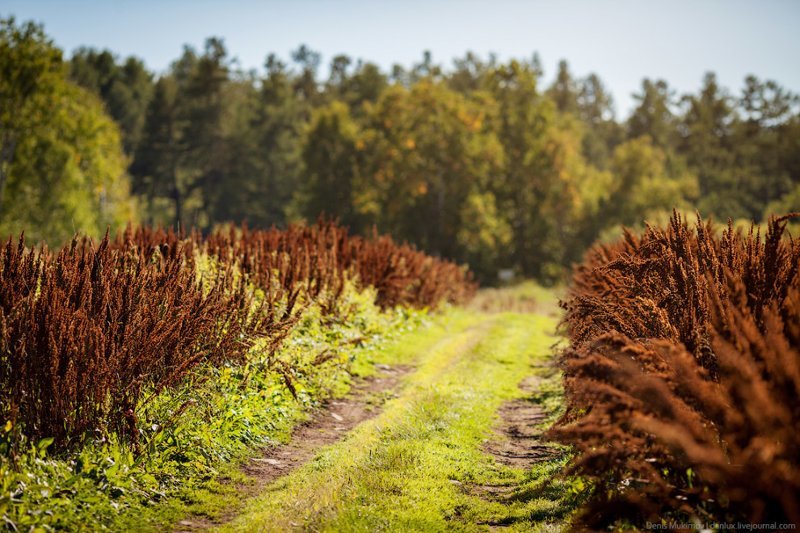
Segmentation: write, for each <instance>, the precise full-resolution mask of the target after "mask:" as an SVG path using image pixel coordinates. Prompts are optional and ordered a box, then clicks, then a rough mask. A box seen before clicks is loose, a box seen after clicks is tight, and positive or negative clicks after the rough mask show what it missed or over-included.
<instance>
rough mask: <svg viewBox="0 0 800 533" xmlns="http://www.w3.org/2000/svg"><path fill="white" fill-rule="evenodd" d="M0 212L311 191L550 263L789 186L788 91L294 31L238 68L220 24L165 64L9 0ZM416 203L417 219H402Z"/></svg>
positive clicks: (90, 228) (35, 217) (751, 217)
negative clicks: (58, 43) (678, 86)
mask: <svg viewBox="0 0 800 533" xmlns="http://www.w3.org/2000/svg"><path fill="white" fill-rule="evenodd" d="M0 43H2V44H0V46H2V48H1V49H0V51H1V53H0V61H2V69H3V70H2V73H3V76H2V81H0V83H2V86H1V89H0V90H2V105H3V108H2V110H0V113H1V114H0V117H1V118H0V121H1V122H0V124H1V125H2V131H3V136H2V140H1V141H2V150H1V151H0V233H2V234H4V235H8V234H10V233H13V234H18V233H19V232H21V231H22V230H23V229H24V230H25V231H26V233H27V235H28V236H29V238H31V239H32V240H40V239H44V240H47V241H48V242H50V243H52V244H60V243H62V242H64V241H66V240H67V239H68V238H69V237H71V236H72V234H73V233H74V232H76V231H82V232H86V233H88V234H91V235H95V236H99V235H100V234H101V233H102V232H103V231H105V228H106V227H109V226H110V227H112V228H117V227H120V226H121V225H123V224H124V223H125V222H126V221H129V220H138V221H141V222H144V223H148V224H156V225H163V226H171V227H179V226H180V227H184V228H189V227H197V228H201V229H202V230H203V231H210V230H211V229H213V228H215V227H217V226H219V225H220V224H225V223H228V222H236V223H241V222H246V223H247V224H248V225H250V226H251V227H265V228H266V227H270V226H273V225H276V226H279V227H283V226H286V225H287V224H288V223H291V222H299V221H302V220H306V221H313V220H315V219H316V218H317V217H318V216H319V215H320V214H322V213H324V214H326V215H327V216H329V217H333V218H336V219H337V220H339V221H340V222H341V223H342V224H343V225H346V226H347V227H349V228H350V230H351V231H352V232H354V233H356V234H363V235H366V234H368V233H369V232H371V231H372V229H373V228H377V229H378V231H379V232H381V233H390V234H391V235H393V236H394V237H395V238H396V239H398V240H401V241H404V240H406V241H409V242H411V243H413V244H415V245H417V246H419V247H420V248H421V249H423V250H425V251H427V252H429V253H431V254H434V255H437V256H442V257H446V258H449V259H452V260H455V261H458V262H461V263H468V264H469V265H470V267H471V268H472V270H473V271H474V272H476V274H477V275H478V277H479V279H481V281H482V282H484V283H493V282H495V281H496V272H497V270H499V269H514V271H515V272H516V273H517V274H518V275H519V276H521V277H527V278H535V279H538V280H540V281H542V282H553V281H556V280H560V279H563V278H564V272H565V268H568V267H569V266H570V265H571V264H573V263H575V262H577V261H578V260H579V259H580V258H581V256H582V254H583V252H584V251H585V250H586V248H587V247H588V246H589V245H590V244H591V243H593V242H594V241H595V240H597V239H598V238H604V237H607V236H609V235H613V234H615V233H616V231H617V230H618V228H619V227H620V226H621V225H625V226H628V227H633V228H641V227H643V223H644V221H645V220H647V221H650V222H654V223H659V222H665V221H666V220H667V219H668V217H669V214H670V213H671V211H672V208H673V207H675V208H678V209H679V210H682V211H687V212H689V213H693V212H694V211H695V210H697V211H699V212H700V213H701V214H702V215H703V216H704V217H713V218H715V219H717V220H721V221H726V220H727V219H729V218H731V219H733V220H734V221H735V222H739V221H745V222H750V221H756V222H762V221H765V220H766V217H768V215H769V214H771V213H784V212H789V211H792V210H793V209H794V210H796V209H798V207H799V204H800V115H799V114H798V112H799V111H800V104H799V103H798V98H797V96H796V95H795V94H793V93H791V92H790V91H788V90H787V89H785V88H783V87H781V86H780V85H778V84H777V83H775V82H773V81H770V80H760V79H757V78H755V77H752V76H751V77H748V78H746V79H745V80H743V82H742V87H741V88H740V89H738V90H737V91H733V90H730V89H728V88H725V87H721V86H720V85H719V84H718V83H717V80H716V77H715V76H714V74H713V73H711V72H709V73H708V74H706V76H705V77H704V79H703V80H702V86H701V88H700V90H699V92H698V93H696V94H676V92H675V91H674V90H672V89H671V88H670V86H669V84H668V83H667V81H665V80H660V79H645V80H643V81H642V85H641V89H640V91H639V93H638V94H636V95H635V99H636V107H635V109H634V110H633V111H632V113H631V114H630V116H628V117H616V116H615V114H614V107H613V101H612V98H611V95H610V94H609V93H608V92H607V90H606V89H605V87H604V85H603V82H602V80H601V78H600V74H602V73H599V74H595V73H591V74H588V75H585V76H582V77H581V76H576V75H575V74H574V73H572V72H571V71H570V69H569V65H568V63H567V62H566V61H562V62H561V63H560V64H559V67H558V72H557V73H555V80H554V81H553V82H552V83H551V84H550V85H548V86H545V85H544V84H543V83H542V79H543V77H544V73H543V72H542V68H541V66H540V60H539V58H538V56H537V55H535V54H534V55H532V56H531V57H530V58H528V59H520V60H512V61H508V62H505V63H501V62H499V61H497V59H495V58H492V57H488V58H481V57H477V56H475V55H474V54H472V53H467V54H466V55H465V56H464V57H463V58H461V59H457V60H455V61H454V62H453V64H452V66H450V67H446V66H443V65H440V64H438V63H436V62H435V61H434V59H433V58H432V57H431V56H430V54H427V53H426V54H425V55H424V56H423V58H422V60H421V61H420V62H419V63H418V64H414V65H411V66H408V67H403V66H400V65H396V66H395V67H394V68H392V69H391V71H389V72H384V71H382V70H381V69H380V68H379V67H377V66H376V65H374V64H372V63H369V62H363V61H360V60H356V59H354V58H350V57H347V56H341V55H340V56H336V57H334V58H333V59H332V60H331V61H330V64H329V65H328V66H327V68H324V67H325V66H323V65H321V59H320V54H318V53H317V52H315V51H313V50H311V49H309V48H308V47H306V46H300V47H299V48H297V49H296V50H295V51H294V52H293V53H292V54H291V57H290V58H289V59H288V60H285V59H283V58H280V57H277V56H276V55H274V54H268V55H266V58H265V61H264V67H263V70H261V71H246V72H245V71H242V70H241V69H240V68H239V67H238V66H237V62H236V59H235V56H233V55H232V54H231V52H229V51H228V50H227V49H226V47H225V43H224V42H223V41H222V40H220V39H218V38H209V39H208V40H207V41H206V43H205V46H204V48H203V49H202V50H196V49H194V48H192V47H189V46H186V47H185V49H184V51H183V54H182V55H181V56H180V57H178V58H176V59H175V61H174V62H173V63H172V66H171V67H170V68H169V70H168V71H167V72H164V73H161V74H156V73H154V72H152V71H150V70H148V68H147V67H146V65H145V64H144V63H143V62H142V61H141V60H139V59H137V58H135V57H127V58H122V57H118V56H116V55H115V54H114V53H113V52H111V51H108V50H94V49H79V50H76V51H75V52H74V53H73V54H72V55H71V56H69V57H67V56H66V55H65V54H64V53H63V52H62V51H61V50H59V49H58V48H56V47H55V46H54V45H53V44H52V42H51V41H50V40H49V38H48V37H47V35H46V34H45V33H44V30H43V28H41V27H38V26H36V25H34V24H31V23H19V22H15V21H13V20H6V21H4V22H3V23H2V37H0ZM418 220H427V221H429V222H430V223H429V224H417V223H416V221H418Z"/></svg>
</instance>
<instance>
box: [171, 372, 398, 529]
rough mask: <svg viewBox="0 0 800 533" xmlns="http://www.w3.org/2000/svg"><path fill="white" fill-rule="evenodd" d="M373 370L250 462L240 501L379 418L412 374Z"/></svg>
mask: <svg viewBox="0 0 800 533" xmlns="http://www.w3.org/2000/svg"><path fill="white" fill-rule="evenodd" d="M376 369H377V372H376V374H375V375H372V376H369V377H366V378H363V379H360V380H358V381H356V382H355V383H354V385H353V387H352V389H351V391H350V393H349V394H348V395H347V396H345V397H342V398H337V399H331V400H329V401H327V402H325V403H324V404H323V405H322V406H320V407H319V408H318V409H316V410H315V411H313V412H312V413H311V417H310V418H309V420H307V421H306V422H304V423H302V424H300V425H298V426H297V427H296V428H295V429H294V430H293V431H292V437H291V440H290V441H289V442H288V443H286V444H280V445H277V446H272V447H269V448H266V449H264V451H263V453H262V454H260V455H257V456H256V457H254V458H252V459H250V461H248V462H247V463H246V464H245V465H244V466H243V467H242V470H243V472H244V473H246V474H247V475H248V476H249V477H250V478H252V479H253V482H252V483H249V484H247V485H246V486H242V487H241V488H240V491H241V494H242V499H245V498H248V497H251V496H254V495H256V494H259V493H261V492H263V490H264V488H265V487H266V486H267V485H269V484H270V483H272V482H273V481H275V480H277V479H278V478H280V477H283V476H285V475H287V474H289V473H291V472H292V471H293V470H295V469H296V468H299V467H301V466H303V465H304V464H306V463H307V462H309V461H310V460H311V459H313V458H314V456H316V454H317V452H319V450H320V449H321V448H323V447H325V446H328V445H331V444H334V443H335V442H337V441H339V440H340V439H342V438H344V436H345V435H346V434H347V433H348V432H349V431H351V430H352V429H353V428H355V427H356V426H357V425H358V424H360V423H361V422H364V421H365V420H368V419H370V418H373V417H374V416H376V415H378V414H379V413H380V409H381V406H382V404H383V403H384V402H385V401H386V400H387V399H388V398H390V397H393V396H394V394H393V391H394V390H395V389H396V388H397V387H398V385H399V383H400V379H401V378H402V377H403V376H405V375H406V374H408V373H410V372H411V371H412V370H413V368H412V367H410V366H406V365H397V366H387V365H376ZM234 517H235V512H231V513H230V514H228V515H224V516H222V517H220V518H218V519H216V520H213V521H212V520H210V519H208V518H206V517H199V516H195V517H189V518H187V519H185V520H182V521H180V522H179V523H178V524H177V526H176V528H175V531H176V532H193V531H201V530H205V529H209V528H212V527H215V526H218V525H220V524H224V523H226V522H229V521H230V520H232V519H233V518H234Z"/></svg>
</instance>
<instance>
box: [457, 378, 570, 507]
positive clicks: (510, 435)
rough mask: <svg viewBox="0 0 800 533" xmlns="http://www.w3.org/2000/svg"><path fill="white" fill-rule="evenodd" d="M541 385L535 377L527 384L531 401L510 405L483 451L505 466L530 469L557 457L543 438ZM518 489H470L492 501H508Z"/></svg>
mask: <svg viewBox="0 0 800 533" xmlns="http://www.w3.org/2000/svg"><path fill="white" fill-rule="evenodd" d="M537 384H538V379H537V378H536V377H534V376H532V377H530V378H526V379H525V380H523V381H522V383H520V385H519V387H520V389H522V390H523V391H524V392H526V393H528V397H527V398H520V399H517V400H511V401H509V402H506V403H505V404H503V405H502V406H501V407H500V409H499V411H498V416H499V420H498V422H497V424H496V426H495V428H494V434H493V435H492V437H491V438H490V439H489V440H487V441H486V442H485V443H484V445H483V449H484V451H485V452H486V453H488V454H490V455H492V456H494V458H495V459H496V460H497V461H498V462H499V463H501V464H504V465H506V466H510V467H513V468H524V469H527V468H531V467H532V466H533V465H534V464H536V463H538V462H541V461H544V460H546V459H548V458H550V457H552V456H553V455H554V454H555V453H556V451H555V450H554V449H553V447H552V446H551V445H549V444H548V443H547V442H546V441H545V440H544V437H543V432H544V428H543V426H542V424H543V423H544V422H545V420H546V419H547V414H546V413H545V412H544V410H543V409H542V408H541V407H540V406H539V405H537V404H536V403H534V402H533V397H534V395H535V394H536V388H537ZM516 489H517V487H516V486H514V485H471V486H470V487H469V490H470V492H471V493H472V494H475V495H476V496H479V497H481V498H484V499H488V500H504V499H506V498H508V497H509V496H511V495H512V494H513V493H514V492H515V491H516Z"/></svg>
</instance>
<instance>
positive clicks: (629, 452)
mask: <svg viewBox="0 0 800 533" xmlns="http://www.w3.org/2000/svg"><path fill="white" fill-rule="evenodd" d="M793 216H797V215H793ZM789 218H790V217H782V218H773V219H772V220H771V221H770V222H769V225H768V227H767V230H766V232H765V234H764V235H761V234H760V232H759V230H758V229H751V230H750V232H749V233H747V234H743V233H741V232H738V231H736V230H734V229H733V228H732V227H731V226H730V225H729V226H728V227H727V228H725V229H723V230H722V231H720V230H719V229H718V228H717V227H715V226H714V225H713V224H711V223H706V222H703V221H701V220H699V219H698V221H697V224H696V225H695V227H694V229H690V228H689V226H688V224H686V223H685V222H684V221H682V220H681V218H680V216H678V215H677V214H676V215H674V216H673V218H672V221H671V223H670V225H669V226H668V227H667V228H665V229H659V228H649V229H648V230H647V231H645V232H644V234H643V235H642V236H641V237H636V236H634V235H633V234H630V233H628V234H626V235H625V238H624V239H623V240H622V241H620V242H618V243H616V244H611V245H599V246H596V247H595V248H593V249H592V250H591V251H590V252H589V253H588V255H587V257H586V261H585V262H584V264H583V265H581V266H579V267H578V268H577V270H576V272H575V276H574V283H573V286H572V288H571V289H570V292H569V295H568V297H567V299H566V301H565V303H564V307H565V309H566V317H565V319H564V323H565V326H566V331H567V333H568V335H569V338H570V341H571V344H570V347H569V348H568V349H566V350H565V351H564V354H563V366H564V371H565V387H566V398H567V411H566V414H565V415H564V417H563V418H562V420H561V424H560V425H559V426H558V427H557V428H555V429H554V430H553V431H552V435H553V436H554V437H555V438H557V439H558V440H560V441H561V442H563V443H565V444H569V445H572V446H574V447H575V449H576V452H577V455H576V456H575V458H574V459H573V460H572V462H571V463H570V471H571V472H573V473H577V474H580V475H581V476H583V477H585V478H588V479H590V480H592V481H593V482H594V492H593V496H592V498H591V500H590V501H589V503H588V505H587V506H586V508H585V509H584V512H583V520H584V521H585V523H587V524H588V525H590V526H592V527H604V526H607V525H612V524H617V525H624V524H625V523H629V524H633V525H638V526H642V525H644V524H645V522H652V523H661V521H662V520H669V519H674V518H683V519H684V520H685V522H689V521H691V520H696V521H700V523H713V522H734V523H735V522H737V521H739V522H742V523H764V522H770V523H791V522H793V523H798V522H800V507H798V502H800V461H799V460H798V458H800V440H799V439H798V433H797V431H796V428H797V427H798V424H800V403H798V398H800V394H799V393H800V366H798V365H799V364H800V353H799V352H798V346H800V330H798V324H800V275H799V274H798V270H800V245H799V244H798V242H797V241H795V240H793V239H791V238H790V237H788V236H786V235H784V233H785V227H786V224H787V220H788V219H789Z"/></svg>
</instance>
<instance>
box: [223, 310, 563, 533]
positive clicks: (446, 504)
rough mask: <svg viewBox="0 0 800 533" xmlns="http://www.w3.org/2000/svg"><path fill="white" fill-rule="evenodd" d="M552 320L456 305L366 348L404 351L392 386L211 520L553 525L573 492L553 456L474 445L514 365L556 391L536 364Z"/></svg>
mask: <svg viewBox="0 0 800 533" xmlns="http://www.w3.org/2000/svg"><path fill="white" fill-rule="evenodd" d="M554 328H555V319H554V318H553V317H551V316H543V315H530V314H528V315H522V314H511V313H505V314H493V315H481V314H478V313H468V312H464V311H458V312H452V313H450V314H448V315H446V316H443V317H438V318H437V319H436V320H435V325H434V327H431V328H427V329H426V330H424V331H422V332H420V333H417V334H412V335H410V336H408V337H406V338H405V339H404V343H403V344H401V345H398V346H396V347H394V349H391V350H385V351H382V352H381V353H380V354H379V356H378V355H377V354H376V358H375V360H376V361H377V362H382V363H397V362H409V361H414V362H415V363H416V365H417V370H416V371H415V372H414V373H413V374H411V375H410V376H408V377H407V379H406V381H405V385H404V388H403V389H402V391H401V393H400V394H399V397H397V398H396V399H393V400H390V401H389V402H388V403H387V404H386V405H385V407H384V410H383V412H382V413H381V414H380V415H379V416H378V417H376V418H374V419H372V420H369V421H367V422H365V423H364V424H362V425H361V426H359V427H357V428H356V429H355V430H354V431H353V432H352V433H351V434H350V435H348V437H347V438H346V439H345V440H343V441H340V442H339V443H337V444H335V445H333V446H330V447H328V448H326V449H324V450H323V451H322V452H321V453H320V454H319V455H318V456H317V457H316V459H315V460H313V461H312V462H311V463H309V464H307V465H305V466H304V467H302V468H300V469H298V470H296V471H294V472H293V473H292V474H290V475H289V476H287V477H285V478H283V479H280V480H278V481H276V482H275V483H273V484H272V485H271V486H269V487H268V489H267V490H266V491H265V492H264V493H263V495H262V496H260V497H258V498H256V499H254V500H252V501H251V502H250V503H249V504H248V505H247V507H246V509H245V510H244V512H243V513H242V514H241V515H240V516H239V517H238V518H237V519H236V520H235V521H233V522H232V523H230V524H227V525H226V526H224V527H223V528H222V530H224V531H285V530H290V529H295V528H304V529H311V530H316V531H387V530H388V531H444V530H462V531H475V530H485V529H488V528H489V524H504V525H508V526H510V527H511V528H512V529H517V530H524V531H530V530H536V529H547V530H549V529H557V528H558V524H559V523H562V522H563V521H564V520H565V518H567V517H568V515H569V514H570V512H571V511H572V510H573V508H574V507H575V504H576V495H577V490H576V487H575V486H574V485H573V484H570V483H566V482H563V481H559V480H558V479H557V478H556V479H555V480H554V481H552V482H551V480H553V479H554V475H555V474H556V473H557V472H558V471H559V470H560V469H561V468H562V467H563V464H564V463H565V457H563V456H561V457H557V458H554V459H552V460H550V461H546V462H543V463H540V464H538V465H537V466H536V467H535V468H534V469H533V470H527V471H526V470H523V469H515V468H508V467H505V466H502V465H500V464H498V463H496V462H495V461H494V459H493V458H492V457H491V456H489V455H487V454H486V453H484V452H483V451H482V444H483V442H484V439H486V438H488V437H489V436H490V433H491V428H492V425H493V424H494V423H495V413H496V412H497V409H498V408H499V407H500V406H501V405H502V403H503V402H505V401H508V400H511V399H514V398H518V397H521V396H523V395H524V393H523V392H522V391H520V390H519V388H518V387H517V384H518V383H519V382H520V381H521V380H522V379H523V378H525V377H526V376H530V375H533V374H538V375H539V376H541V377H542V378H543V380H544V386H543V390H544V391H545V392H546V393H545V394H543V396H542V398H541V400H542V401H543V402H546V403H547V404H548V405H550V406H554V405H556V404H557V403H558V401H557V400H558V394H559V388H558V385H557V383H558V376H557V375H556V373H555V372H554V371H553V370H552V368H551V367H549V366H548V365H545V364H544V363H546V362H547V361H548V359H549V357H550V355H549V354H550V353H551V346H552V344H553V343H554V342H555V340H556V339H555V338H554V337H553V336H552V332H553V330H554ZM554 397H555V401H554ZM481 485H491V486H508V487H510V497H509V499H508V501H503V502H499V501H492V500H490V499H488V498H485V497H481V496H480V495H477V494H476V493H475V491H474V490H472V489H470V487H474V486H481Z"/></svg>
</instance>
